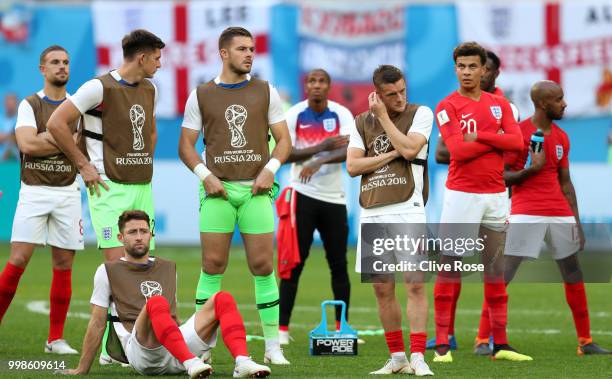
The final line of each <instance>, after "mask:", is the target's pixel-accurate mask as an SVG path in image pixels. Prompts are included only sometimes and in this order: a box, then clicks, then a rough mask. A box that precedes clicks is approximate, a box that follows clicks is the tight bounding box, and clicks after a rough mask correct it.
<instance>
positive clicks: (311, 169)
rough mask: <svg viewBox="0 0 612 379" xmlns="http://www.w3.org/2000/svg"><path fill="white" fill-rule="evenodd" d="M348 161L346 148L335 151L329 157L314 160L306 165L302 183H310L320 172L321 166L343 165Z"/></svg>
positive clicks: (303, 169) (301, 173)
mask: <svg viewBox="0 0 612 379" xmlns="http://www.w3.org/2000/svg"><path fill="white" fill-rule="evenodd" d="M344 161H346V147H344V148H339V149H337V150H334V151H333V152H331V153H330V154H328V155H325V156H323V157H319V158H317V159H313V160H311V161H310V162H307V163H305V164H304V167H303V168H302V171H300V180H301V181H302V183H308V182H309V181H310V178H312V176H313V175H314V174H316V173H317V171H319V169H320V168H321V166H323V165H324V164H328V163H342V162H344Z"/></svg>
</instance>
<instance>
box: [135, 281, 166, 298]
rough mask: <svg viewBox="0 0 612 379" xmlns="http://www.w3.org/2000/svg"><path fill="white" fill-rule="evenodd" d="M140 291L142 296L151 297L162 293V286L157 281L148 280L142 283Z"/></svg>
mask: <svg viewBox="0 0 612 379" xmlns="http://www.w3.org/2000/svg"><path fill="white" fill-rule="evenodd" d="M140 292H141V293H142V296H144V297H145V298H147V299H150V298H151V297H153V296H157V295H161V294H162V286H161V284H159V283H158V282H156V281H153V280H147V281H144V282H142V283H140Z"/></svg>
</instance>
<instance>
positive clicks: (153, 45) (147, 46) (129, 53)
mask: <svg viewBox="0 0 612 379" xmlns="http://www.w3.org/2000/svg"><path fill="white" fill-rule="evenodd" d="M165 46H166V44H165V43H164V42H163V41H162V40H161V39H160V38H159V37H158V36H156V35H155V34H153V33H151V32H150V31H148V30H144V29H136V30H132V31H131V32H130V33H129V34H126V35H125V36H124V37H123V39H122V40H121V47H122V48H123V58H125V59H132V58H133V57H134V55H136V53H142V52H147V53H148V52H151V51H153V50H155V49H163V48H164V47H165Z"/></svg>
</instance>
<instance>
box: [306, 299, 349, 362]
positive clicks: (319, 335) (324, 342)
mask: <svg viewBox="0 0 612 379" xmlns="http://www.w3.org/2000/svg"><path fill="white" fill-rule="evenodd" d="M328 305H330V306H335V305H341V306H342V313H341V316H340V331H337V332H336V331H333V332H331V331H329V330H327V317H326V314H325V307H326V306H328ZM309 337H310V355H357V331H356V330H355V329H353V328H351V327H350V326H349V324H348V323H347V322H346V304H345V303H344V301H342V300H326V301H324V302H322V303H321V323H320V324H319V326H317V327H316V328H314V329H313V330H312V331H311V332H310V334H309Z"/></svg>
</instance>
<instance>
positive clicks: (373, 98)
mask: <svg viewBox="0 0 612 379" xmlns="http://www.w3.org/2000/svg"><path fill="white" fill-rule="evenodd" d="M405 91H406V89H405V88H404V89H403V91H401V92H402V93H405ZM395 95H396V94H395V93H393V92H390V93H386V92H385V93H384V95H383V96H395ZM368 105H369V107H370V112H372V113H373V114H374V115H375V116H376V118H377V119H378V121H379V122H380V124H381V125H382V127H383V129H385V133H387V136H388V137H389V141H390V142H391V145H393V148H394V149H395V150H397V151H398V152H399V154H400V155H401V156H402V157H404V159H406V160H412V159H414V158H415V157H416V156H417V154H418V153H419V151H421V148H422V147H423V146H425V144H426V143H427V138H425V136H423V135H422V134H419V133H410V132H408V133H407V134H404V133H402V132H400V131H399V130H398V129H397V127H396V126H395V125H394V124H393V121H391V118H389V113H388V112H387V107H386V106H385V104H384V103H383V102H382V100H381V99H380V97H379V96H378V94H377V93H376V92H372V93H370V95H369V96H368Z"/></svg>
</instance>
